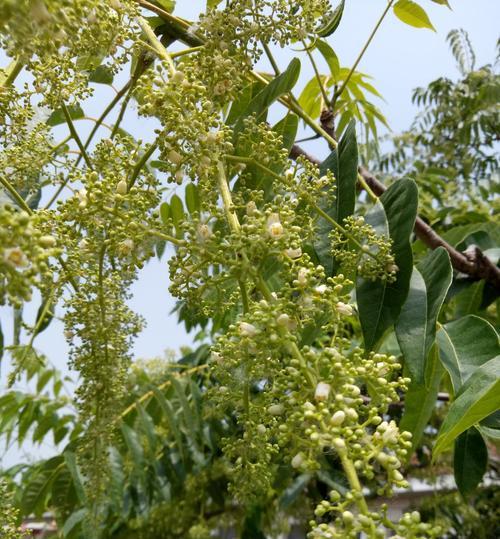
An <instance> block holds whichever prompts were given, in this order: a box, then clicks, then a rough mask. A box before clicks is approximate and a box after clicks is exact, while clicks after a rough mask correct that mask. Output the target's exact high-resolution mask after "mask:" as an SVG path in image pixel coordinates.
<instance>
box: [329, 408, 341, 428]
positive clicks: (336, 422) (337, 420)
mask: <svg viewBox="0 0 500 539" xmlns="http://www.w3.org/2000/svg"><path fill="white" fill-rule="evenodd" d="M344 420H345V412H343V411H342V410H339V411H338V412H335V413H334V414H333V415H332V417H331V418H330V424H331V425H333V426H334V427H338V426H340V425H342V423H343V422H344Z"/></svg>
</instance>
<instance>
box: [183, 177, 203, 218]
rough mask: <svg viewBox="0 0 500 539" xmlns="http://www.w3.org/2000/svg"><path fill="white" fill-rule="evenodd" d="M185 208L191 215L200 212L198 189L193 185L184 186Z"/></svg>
mask: <svg viewBox="0 0 500 539" xmlns="http://www.w3.org/2000/svg"><path fill="white" fill-rule="evenodd" d="M186 206H187V209H188V211H189V213H191V214H193V213H196V212H199V211H200V195H199V193H198V187H197V186H196V185H195V184H194V183H188V184H187V185H186Z"/></svg>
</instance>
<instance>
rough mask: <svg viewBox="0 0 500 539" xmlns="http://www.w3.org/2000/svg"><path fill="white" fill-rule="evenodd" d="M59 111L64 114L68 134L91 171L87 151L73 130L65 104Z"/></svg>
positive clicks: (73, 126)
mask: <svg viewBox="0 0 500 539" xmlns="http://www.w3.org/2000/svg"><path fill="white" fill-rule="evenodd" d="M61 109H62V111H63V114H64V118H65V119H66V123H67V124H68V128H69V132H70V133H71V136H72V138H73V139H74V141H75V142H76V144H77V146H78V148H80V151H81V152H82V156H83V159H84V160H85V163H86V165H87V166H88V167H89V168H90V170H92V169H93V166H92V161H91V160H90V158H89V156H88V154H87V150H86V149H85V146H84V145H83V143H82V141H81V139H80V136H79V135H78V132H77V130H76V129H75V124H74V123H73V120H72V119H71V114H70V113H69V110H68V107H67V106H66V104H65V103H62V104H61Z"/></svg>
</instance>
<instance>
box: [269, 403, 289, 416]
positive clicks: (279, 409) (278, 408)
mask: <svg viewBox="0 0 500 539" xmlns="http://www.w3.org/2000/svg"><path fill="white" fill-rule="evenodd" d="M267 411H268V413H269V414H271V415H274V416H278V415H283V413H284V411H285V407H284V406H283V405H282V404H271V406H269V408H268V409H267Z"/></svg>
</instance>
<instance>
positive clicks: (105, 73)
mask: <svg viewBox="0 0 500 539" xmlns="http://www.w3.org/2000/svg"><path fill="white" fill-rule="evenodd" d="M113 79H114V74H113V70H112V69H111V68H110V67H109V66H104V65H100V66H98V67H96V68H95V69H94V71H92V73H91V74H90V75H89V81H90V82H95V83H98V84H113Z"/></svg>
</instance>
